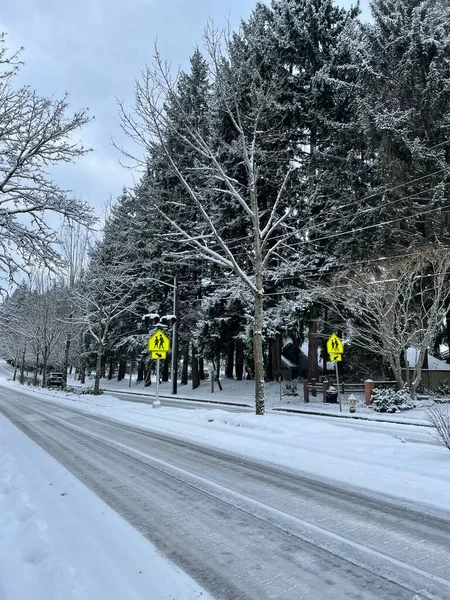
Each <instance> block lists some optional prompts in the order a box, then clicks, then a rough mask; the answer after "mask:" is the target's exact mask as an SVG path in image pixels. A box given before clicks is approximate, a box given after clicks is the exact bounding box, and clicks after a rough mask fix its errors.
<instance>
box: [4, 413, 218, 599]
mask: <svg viewBox="0 0 450 600" xmlns="http://www.w3.org/2000/svg"><path fill="white" fill-rule="evenodd" d="M0 598H1V599H2V600H19V599H23V600H25V599H29V600H31V599H32V600H56V599H58V600H59V599H62V598H64V600H87V599H92V600H95V599H100V598H108V600H143V599H144V598H151V599H152V600H167V599H168V598H171V599H174V600H176V599H178V600H187V599H189V600H194V599H198V598H202V600H212V599H211V597H210V596H209V595H208V594H207V593H206V592H205V591H204V590H202V589H201V588H200V587H199V586H198V585H197V584H196V583H195V582H194V581H193V580H192V579H191V578H189V577H188V576H187V575H186V574H184V573H183V572H182V571H181V570H180V569H178V568H177V567H176V566H174V565H173V564H172V563H170V562H169V561H168V560H167V559H165V558H164V557H163V556H161V555H160V554H159V552H158V551H157V550H156V549H155V548H154V546H153V545H152V544H151V543H150V542H149V541H148V540H146V539H145V538H144V537H143V536H142V535H141V534H140V533H139V532H137V531H136V530H135V529H134V528H133V527H132V526H131V525H129V524H128V523H127V522H126V521H125V520H124V519H122V518H121V517H120V516H119V515H117V514H116V513H115V512H114V511H113V510H112V509H111V508H109V507H108V506H107V505H106V504H105V503H104V502H103V501H102V500H100V499H99V498H98V497H97V496H96V495H95V494H94V493H93V492H91V491H90V490H89V489H88V488H86V487H85V486H84V485H83V484H82V483H81V482H80V481H79V480H78V479H76V477H74V476H73V475H72V474H71V473H69V472H68V471H66V470H65V469H64V468H63V467H62V466H61V465H60V464H59V463H57V462H56V461H55V460H54V459H53V458H52V457H50V456H49V455H48V454H47V453H46V452H44V451H43V450H42V449H41V448H40V447H39V446H37V445H36V444H35V443H34V442H32V441H31V440H30V439H29V438H27V437H26V436H25V435H24V434H23V433H21V432H20V431H19V430H18V429H17V428H16V427H15V426H14V425H12V424H11V423H10V422H9V421H8V420H7V419H6V418H5V417H3V416H2V415H0Z"/></svg>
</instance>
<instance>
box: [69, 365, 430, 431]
mask: <svg viewBox="0 0 450 600" xmlns="http://www.w3.org/2000/svg"><path fill="white" fill-rule="evenodd" d="M221 383H222V387H223V389H222V391H219V390H218V388H217V385H216V386H215V391H214V393H211V383H210V382H209V381H203V382H201V385H200V387H199V388H197V389H195V390H193V389H192V386H191V385H185V386H181V385H178V394H177V396H172V394H171V384H170V382H165V383H161V385H160V395H162V397H163V398H164V397H166V398H188V399H190V400H201V401H202V402H208V403H220V404H240V405H244V406H248V407H249V408H253V406H254V393H255V382H254V381H246V380H244V381H236V380H234V379H226V378H224V379H222V380H221ZM69 384H70V385H74V386H77V387H79V386H81V384H80V383H79V382H77V381H74V380H72V379H71V378H70V377H69ZM92 385H93V380H87V383H86V384H85V385H84V386H83V387H92ZM101 387H102V388H103V389H105V390H106V391H108V392H114V391H117V392H123V393H127V394H128V393H130V394H136V395H137V396H139V397H140V396H142V395H145V396H151V397H153V396H154V395H155V393H156V390H155V388H156V386H155V383H154V382H153V383H152V385H150V386H148V387H144V385H143V383H142V382H140V383H136V378H135V376H133V377H132V380H131V385H130V382H129V378H128V376H127V377H126V378H125V379H123V380H122V381H117V380H116V379H111V380H108V379H102V381H101ZM351 393H352V394H353V395H354V396H355V397H356V400H357V411H356V413H354V414H350V412H349V407H348V402H347V401H348V397H349V395H350V392H349V393H345V394H342V397H341V405H342V412H340V408H339V405H338V404H324V403H323V401H322V393H321V392H318V393H317V396H316V397H312V396H310V401H309V402H308V403H305V402H304V400H303V389H302V387H301V385H299V386H298V395H297V396H290V395H286V393H285V386H284V384H283V387H282V388H281V394H280V384H278V383H274V382H270V383H266V385H265V394H266V410H267V411H268V412H270V411H273V410H275V411H278V410H286V411H301V412H311V413H313V414H317V413H322V414H329V415H336V416H343V417H348V418H353V419H371V420H374V421H391V422H394V423H414V424H418V423H422V424H425V423H426V412H427V408H428V407H429V405H430V404H433V402H432V401H420V402H418V403H417V404H418V406H417V408H415V409H413V410H409V411H407V412H402V413H397V414H383V413H377V412H375V411H374V410H373V409H372V408H370V407H369V406H366V404H365V402H364V394H363V393H354V392H351Z"/></svg>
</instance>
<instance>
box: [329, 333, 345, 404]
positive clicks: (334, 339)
mask: <svg viewBox="0 0 450 600" xmlns="http://www.w3.org/2000/svg"><path fill="white" fill-rule="evenodd" d="M327 350H328V354H329V355H330V361H331V362H334V367H335V372H336V385H337V393H338V401H339V412H342V401H341V390H340V387H339V370H338V362H341V360H342V355H343V353H344V344H343V343H342V340H340V339H339V338H338V336H337V335H336V334H335V333H333V335H332V336H331V337H330V339H329V340H328V342H327Z"/></svg>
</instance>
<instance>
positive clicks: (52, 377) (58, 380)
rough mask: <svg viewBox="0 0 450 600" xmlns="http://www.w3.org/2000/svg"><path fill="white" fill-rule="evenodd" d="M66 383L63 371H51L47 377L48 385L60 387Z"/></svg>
mask: <svg viewBox="0 0 450 600" xmlns="http://www.w3.org/2000/svg"><path fill="white" fill-rule="evenodd" d="M63 383H64V377H63V374H62V373H50V374H49V376H48V377H47V386H48V387H60V386H62V385H63Z"/></svg>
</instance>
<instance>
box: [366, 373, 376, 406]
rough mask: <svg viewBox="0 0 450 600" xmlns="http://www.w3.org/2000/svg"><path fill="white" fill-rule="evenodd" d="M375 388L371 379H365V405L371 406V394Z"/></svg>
mask: <svg viewBox="0 0 450 600" xmlns="http://www.w3.org/2000/svg"><path fill="white" fill-rule="evenodd" d="M374 387H375V382H374V381H373V380H372V379H366V381H365V382H364V397H365V400H366V404H367V405H369V404H372V392H373V389H374Z"/></svg>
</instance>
